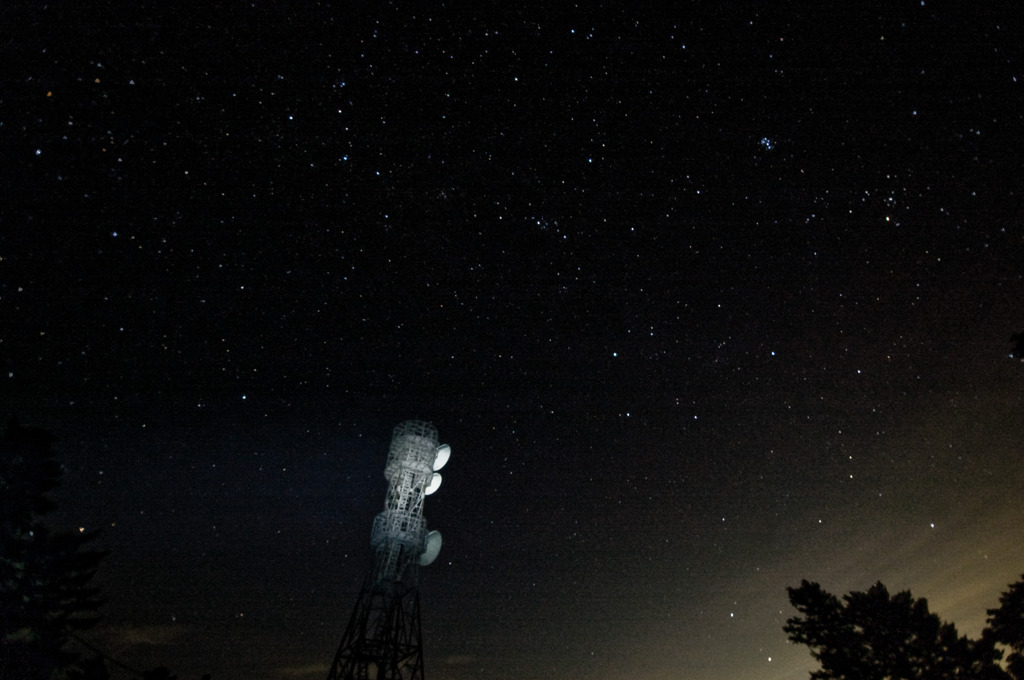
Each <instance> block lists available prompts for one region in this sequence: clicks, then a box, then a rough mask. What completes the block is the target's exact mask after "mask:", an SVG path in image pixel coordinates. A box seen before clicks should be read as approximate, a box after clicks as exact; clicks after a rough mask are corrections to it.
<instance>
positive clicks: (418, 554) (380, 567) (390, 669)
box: [327, 420, 452, 680]
mask: <svg viewBox="0 0 1024 680" xmlns="http://www.w3.org/2000/svg"><path fill="white" fill-rule="evenodd" d="M437 441H438V440H437V429H436V428H435V427H434V426H433V425H431V424H430V423H425V422H423V421H420V420H407V421H406V422H404V423H402V424H401V425H399V426H398V427H396V428H395V431H394V434H393V435H392V437H391V449H390V450H389V451H388V462H387V465H386V466H385V467H384V477H385V478H387V480H388V494H387V499H386V501H385V503H384V511H383V512H381V513H380V514H378V515H377V516H376V517H375V518H374V520H373V530H372V531H371V533H370V545H371V546H372V547H373V549H374V563H373V567H372V568H371V569H370V570H369V572H368V573H367V576H366V580H365V581H364V582H363V587H362V589H361V590H360V592H359V599H358V600H356V606H355V608H354V609H353V610H352V616H351V617H350V618H349V622H348V626H347V627H346V628H345V634H344V635H343V636H342V638H341V644H340V645H339V646H338V653H337V654H336V655H335V656H334V663H333V664H332V665H331V671H330V673H328V675H327V680H423V677H424V676H423V640H422V636H421V634H420V599H419V589H418V572H419V567H424V566H427V565H428V564H430V563H431V562H433V561H434V559H435V558H436V557H437V553H438V552H439V551H440V550H441V534H440V533H439V532H437V531H430V532H428V531H427V522H426V520H425V519H424V518H423V498H424V497H425V496H429V495H430V494H432V493H434V492H435V491H437V488H438V487H439V486H440V485H441V474H440V473H439V472H438V470H440V469H441V468H442V467H443V466H444V464H445V463H447V462H448V457H449V456H450V455H451V452H452V450H451V447H449V446H448V445H447V444H443V445H440V446H439V445H438V443H437Z"/></svg>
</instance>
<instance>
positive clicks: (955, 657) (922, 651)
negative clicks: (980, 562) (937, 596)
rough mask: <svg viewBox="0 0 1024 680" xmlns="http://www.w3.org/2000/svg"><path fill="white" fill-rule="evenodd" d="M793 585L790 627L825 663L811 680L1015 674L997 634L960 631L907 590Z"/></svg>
mask: <svg viewBox="0 0 1024 680" xmlns="http://www.w3.org/2000/svg"><path fill="white" fill-rule="evenodd" d="M788 592H789V600H790V602H791V603H792V604H793V606H794V607H796V609H797V611H799V612H800V616H796V617H793V618H791V619H789V620H788V621H787V622H786V625H785V627H784V630H785V631H786V634H787V635H788V636H789V639H790V640H791V641H792V642H795V643H798V644H803V645H807V646H808V647H809V648H810V650H811V655H812V656H813V657H814V658H815V659H816V660H817V661H819V662H820V663H821V669H820V670H817V671H814V672H813V673H811V678H812V680H1010V675H1009V674H1008V673H1007V672H1006V671H1005V670H1004V669H1003V668H1002V666H1001V665H1000V664H999V660H1000V658H1001V657H1002V653H1001V652H1000V651H999V650H998V649H996V647H995V644H994V640H993V639H992V638H991V636H983V638H982V639H981V640H979V641H974V640H970V639H968V638H966V637H963V636H961V635H959V634H958V633H957V631H956V627H955V626H954V625H953V624H951V623H945V622H943V621H941V620H940V619H939V617H938V616H936V615H935V614H932V613H931V612H930V611H929V610H928V602H927V600H925V599H915V598H914V597H912V596H911V594H910V593H909V592H906V591H904V592H900V593H896V594H895V595H890V593H889V591H888V590H887V589H886V587H885V586H884V585H883V584H882V583H876V584H875V585H873V586H871V587H870V588H869V589H868V590H867V591H866V592H851V593H849V594H848V595H845V596H843V599H842V600H840V599H839V598H837V597H836V596H834V595H832V594H830V593H828V592H826V591H825V590H824V589H823V588H822V587H821V586H820V585H818V584H817V583H810V582H808V581H803V582H802V583H801V585H800V587H799V588H789V589H788ZM1019 677H1020V676H1018V678H1019Z"/></svg>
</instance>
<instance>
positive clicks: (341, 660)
mask: <svg viewBox="0 0 1024 680" xmlns="http://www.w3.org/2000/svg"><path fill="white" fill-rule="evenodd" d="M327 680H424V676H423V637H422V634H421V632H420V594H419V590H418V589H417V588H416V587H415V586H411V587H410V586H407V585H405V584H403V583H401V582H400V581H384V582H377V583H367V584H366V585H364V586H363V588H362V590H361V591H360V593H359V599H358V600H357V601H356V606H355V608H354V609H353V610H352V616H351V618H350V619H349V622H348V626H347V627H346V629H345V634H344V635H343V636H342V638H341V644H340V645H339V646H338V653H337V654H335V656H334V663H333V664H332V665H331V671H330V673H328V675H327Z"/></svg>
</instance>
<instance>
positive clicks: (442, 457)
mask: <svg viewBox="0 0 1024 680" xmlns="http://www.w3.org/2000/svg"><path fill="white" fill-rule="evenodd" d="M451 455H452V447H450V446H448V445H447V444H441V445H440V446H438V447H437V451H436V452H435V453H434V472H437V471H438V470H440V469H441V468H443V467H444V464H445V463H447V462H448V459H449V458H451Z"/></svg>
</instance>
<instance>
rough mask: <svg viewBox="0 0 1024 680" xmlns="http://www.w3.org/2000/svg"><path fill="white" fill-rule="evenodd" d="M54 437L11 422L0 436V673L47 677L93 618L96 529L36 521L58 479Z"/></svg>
mask: <svg viewBox="0 0 1024 680" xmlns="http://www.w3.org/2000/svg"><path fill="white" fill-rule="evenodd" d="M52 442H53V437H51V436H50V435H49V434H47V433H46V432H43V431H42V430H37V429H32V428H26V427H22V426H20V425H18V424H17V422H15V421H13V420H12V421H11V422H10V423H9V424H8V426H7V430H6V432H5V433H4V435H3V437H2V438H0V677H2V678H23V679H24V680H36V679H37V678H38V679H39V680H49V679H50V678H51V677H53V676H54V674H55V673H57V672H59V671H64V670H66V669H68V668H69V666H71V665H72V663H73V662H74V661H75V660H76V659H77V655H76V654H73V653H70V652H68V651H66V650H65V646H66V644H67V642H68V640H69V638H70V636H71V634H72V633H73V632H74V631H78V630H84V629H86V628H88V627H90V626H92V625H93V624H95V623H96V621H97V616H96V610H97V609H98V608H99V606H100V600H99V599H98V598H97V595H98V593H99V591H98V589H97V588H93V587H91V586H90V585H89V584H90V582H91V581H92V578H93V575H94V574H95V572H96V567H97V566H98V565H99V562H100V560H101V559H102V558H103V557H104V555H105V553H103V552H100V551H96V550H87V549H86V545H87V544H88V543H89V541H91V540H93V539H94V538H95V536H96V535H95V534H94V533H73V532H70V531H59V532H55V531H52V530H51V529H50V528H49V527H47V526H46V525H45V524H44V523H43V522H42V520H41V518H42V516H43V515H45V514H47V513H49V512H51V511H52V510H53V509H54V507H55V505H54V503H53V501H52V500H51V499H50V497H49V495H48V494H49V493H50V492H51V491H53V490H54V489H55V488H56V487H57V486H58V485H59V483H60V477H61V467H60V465H59V463H58V462H57V460H56V458H55V457H54V454H53V450H52Z"/></svg>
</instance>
